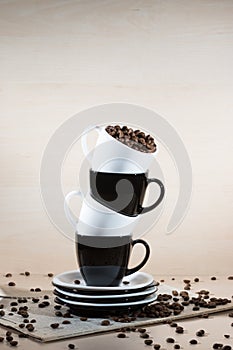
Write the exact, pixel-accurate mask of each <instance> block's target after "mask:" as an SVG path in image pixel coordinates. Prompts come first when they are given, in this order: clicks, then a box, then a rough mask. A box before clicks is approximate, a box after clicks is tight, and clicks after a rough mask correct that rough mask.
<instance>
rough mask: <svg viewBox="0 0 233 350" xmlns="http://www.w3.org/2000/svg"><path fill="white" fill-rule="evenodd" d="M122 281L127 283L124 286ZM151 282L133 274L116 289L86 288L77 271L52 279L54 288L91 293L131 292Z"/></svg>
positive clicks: (138, 274)
mask: <svg viewBox="0 0 233 350" xmlns="http://www.w3.org/2000/svg"><path fill="white" fill-rule="evenodd" d="M75 280H79V281H80V284H75V283H74V281H75ZM124 281H127V282H129V283H128V284H124V283H123V282H124ZM153 282H154V279H153V277H152V276H151V275H149V274H147V273H145V272H135V273H133V274H132V275H129V276H126V277H124V279H123V281H122V282H121V284H120V285H119V286H117V287H95V286H87V285H86V283H85V281H84V279H83V278H82V275H81V273H80V271H79V270H74V271H67V272H63V273H61V274H59V275H57V276H55V277H54V278H53V285H54V286H56V287H61V288H68V289H73V290H76V291H78V290H80V291H81V290H82V291H93V292H117V291H118V292H125V291H129V292H133V290H135V289H141V288H146V287H148V286H149V285H150V284H152V283H153Z"/></svg>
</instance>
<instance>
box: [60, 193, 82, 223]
mask: <svg viewBox="0 0 233 350" xmlns="http://www.w3.org/2000/svg"><path fill="white" fill-rule="evenodd" d="M73 196H79V197H82V193H81V192H80V191H71V192H69V193H68V194H67V195H66V196H65V201H64V211H65V214H66V218H67V220H68V221H69V223H70V224H71V225H72V226H73V227H74V229H76V224H77V221H76V219H75V217H74V215H73V214H72V213H71V211H70V208H69V203H70V199H71V198H72V197H73Z"/></svg>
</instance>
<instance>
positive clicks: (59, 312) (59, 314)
mask: <svg viewBox="0 0 233 350" xmlns="http://www.w3.org/2000/svg"><path fill="white" fill-rule="evenodd" d="M55 315H56V316H57V317H62V316H63V314H62V312H61V311H56V312H55Z"/></svg>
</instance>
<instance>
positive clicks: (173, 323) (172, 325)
mask: <svg viewBox="0 0 233 350" xmlns="http://www.w3.org/2000/svg"><path fill="white" fill-rule="evenodd" d="M177 326H178V325H177V323H175V322H172V323H170V327H177Z"/></svg>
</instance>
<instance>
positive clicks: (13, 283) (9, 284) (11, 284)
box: [8, 282, 16, 287]
mask: <svg viewBox="0 0 233 350" xmlns="http://www.w3.org/2000/svg"><path fill="white" fill-rule="evenodd" d="M15 285H16V284H15V282H9V283H8V286H10V287H14V286H15Z"/></svg>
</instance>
